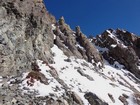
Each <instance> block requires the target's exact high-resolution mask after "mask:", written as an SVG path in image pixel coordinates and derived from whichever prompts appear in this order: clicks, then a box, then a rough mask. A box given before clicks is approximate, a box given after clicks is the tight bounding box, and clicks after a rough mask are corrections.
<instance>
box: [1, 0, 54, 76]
mask: <svg viewBox="0 0 140 105" xmlns="http://www.w3.org/2000/svg"><path fill="white" fill-rule="evenodd" d="M54 21H55V19H54V18H53V16H51V15H50V14H49V13H48V12H46V9H45V6H44V4H43V3H42V2H38V1H37V2H35V0H0V72H1V75H2V76H8V75H13V74H16V75H17V74H18V73H19V74H21V73H20V72H24V71H27V70H30V69H31V68H30V65H31V62H32V61H33V60H35V59H42V60H44V61H45V60H46V61H49V62H52V61H53V59H52V56H51V52H50V51H51V50H50V48H51V47H52V46H53V33H52V30H51V24H52V22H54Z"/></svg>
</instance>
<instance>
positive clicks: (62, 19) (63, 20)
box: [59, 16, 65, 25]
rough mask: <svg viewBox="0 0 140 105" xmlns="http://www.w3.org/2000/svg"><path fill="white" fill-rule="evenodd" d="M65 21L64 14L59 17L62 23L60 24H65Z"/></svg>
mask: <svg viewBox="0 0 140 105" xmlns="http://www.w3.org/2000/svg"><path fill="white" fill-rule="evenodd" d="M64 23H65V19H64V17H63V16H62V17H61V18H60V19H59V24H60V25H64Z"/></svg>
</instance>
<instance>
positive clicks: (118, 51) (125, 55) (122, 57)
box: [95, 29, 140, 78]
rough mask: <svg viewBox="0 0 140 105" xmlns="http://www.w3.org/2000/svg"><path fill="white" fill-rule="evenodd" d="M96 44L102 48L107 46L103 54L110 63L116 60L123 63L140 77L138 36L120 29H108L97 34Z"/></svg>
mask: <svg viewBox="0 0 140 105" xmlns="http://www.w3.org/2000/svg"><path fill="white" fill-rule="evenodd" d="M95 43H96V45H98V46H100V47H102V48H108V51H107V52H104V53H103V56H104V58H105V59H106V60H108V61H109V62H110V63H111V64H113V63H114V61H118V62H119V63H121V64H123V65H124V66H125V67H126V68H127V69H128V70H129V71H130V72H132V73H134V74H135V75H136V76H137V77H138V78H140V70H139V68H138V66H139V65H140V62H139V57H140V56H139V55H140V54H139V50H140V47H139V37H137V36H135V35H134V34H132V33H130V32H127V31H123V30H120V29H117V30H112V29H109V30H107V31H105V32H103V33H102V35H98V36H97V38H96V41H95Z"/></svg>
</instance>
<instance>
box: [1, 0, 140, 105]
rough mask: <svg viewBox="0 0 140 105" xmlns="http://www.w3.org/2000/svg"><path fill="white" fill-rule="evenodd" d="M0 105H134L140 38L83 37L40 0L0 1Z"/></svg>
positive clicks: (108, 33) (139, 102)
mask: <svg viewBox="0 0 140 105" xmlns="http://www.w3.org/2000/svg"><path fill="white" fill-rule="evenodd" d="M0 105H140V37H139V36H137V35H135V34H133V33H131V32H128V31H126V30H121V29H116V30H114V29H108V30H105V31H104V32H103V33H102V34H100V35H97V36H96V37H95V38H94V37H93V38H88V37H87V36H86V35H84V34H83V33H82V31H81V29H80V27H79V26H77V27H76V28H75V30H72V29H71V28H70V26H69V25H68V24H67V23H66V22H65V19H64V17H61V18H60V19H59V20H58V21H57V20H56V19H55V17H54V16H53V15H51V14H50V13H49V12H48V11H47V10H46V7H45V5H44V3H43V1H42V0H0Z"/></svg>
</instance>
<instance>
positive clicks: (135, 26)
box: [44, 0, 140, 35]
mask: <svg viewBox="0 0 140 105" xmlns="http://www.w3.org/2000/svg"><path fill="white" fill-rule="evenodd" d="M44 1H45V4H46V7H47V10H48V11H49V12H50V13H52V14H53V15H54V16H55V17H56V19H57V20H58V19H59V18H60V17H61V16H64V18H65V21H66V23H68V24H69V25H70V27H71V28H72V29H75V26H78V25H79V26H80V27H81V30H82V32H83V33H84V34H86V35H97V34H100V33H102V32H103V31H104V30H106V29H108V28H113V29H116V28H120V29H125V30H128V31H130V32H133V33H135V34H138V35H140V0H44Z"/></svg>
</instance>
